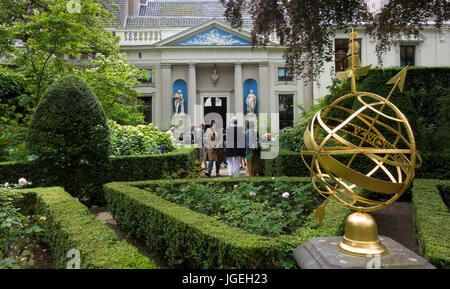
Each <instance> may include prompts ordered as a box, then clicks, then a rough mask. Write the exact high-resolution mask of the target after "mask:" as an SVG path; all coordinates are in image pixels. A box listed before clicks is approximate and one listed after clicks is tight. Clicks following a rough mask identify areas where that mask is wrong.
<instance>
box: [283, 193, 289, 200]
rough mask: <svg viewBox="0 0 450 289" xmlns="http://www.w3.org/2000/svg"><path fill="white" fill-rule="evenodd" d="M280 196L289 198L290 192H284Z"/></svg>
mask: <svg viewBox="0 0 450 289" xmlns="http://www.w3.org/2000/svg"><path fill="white" fill-rule="evenodd" d="M281 196H282V197H283V198H285V199H287V198H289V196H290V194H289V193H288V192H284V193H283V194H282V195H281Z"/></svg>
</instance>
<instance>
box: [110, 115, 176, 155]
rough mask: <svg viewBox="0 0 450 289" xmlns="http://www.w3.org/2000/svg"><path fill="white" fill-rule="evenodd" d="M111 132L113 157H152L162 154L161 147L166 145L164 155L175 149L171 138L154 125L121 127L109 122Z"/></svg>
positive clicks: (111, 121)
mask: <svg viewBox="0 0 450 289" xmlns="http://www.w3.org/2000/svg"><path fill="white" fill-rule="evenodd" d="M108 125H109V128H110V130H111V146H112V155H115V156H123V155H151V154H160V153H161V145H165V149H164V153H167V152H171V151H173V150H174V149H175V146H174V144H173V142H172V139H171V138H170V136H169V135H168V134H166V133H164V132H162V131H160V130H159V129H158V127H157V126H155V125H153V124H151V123H150V124H148V125H137V126H131V125H119V124H118V123H116V122H115V121H113V120H108Z"/></svg>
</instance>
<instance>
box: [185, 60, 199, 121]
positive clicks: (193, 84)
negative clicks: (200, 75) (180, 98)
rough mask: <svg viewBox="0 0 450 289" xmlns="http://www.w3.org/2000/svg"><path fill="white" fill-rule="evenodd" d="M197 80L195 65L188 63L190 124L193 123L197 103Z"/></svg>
mask: <svg viewBox="0 0 450 289" xmlns="http://www.w3.org/2000/svg"><path fill="white" fill-rule="evenodd" d="M196 100H197V79H196V73H195V63H188V111H187V113H188V114H189V117H190V119H191V124H193V123H194V120H195V118H194V113H195V105H196V103H197V101H196Z"/></svg>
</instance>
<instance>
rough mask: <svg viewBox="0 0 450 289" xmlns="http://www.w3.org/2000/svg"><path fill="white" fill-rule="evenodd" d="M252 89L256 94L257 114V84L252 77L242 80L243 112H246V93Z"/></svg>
mask: <svg viewBox="0 0 450 289" xmlns="http://www.w3.org/2000/svg"><path fill="white" fill-rule="evenodd" d="M250 90H253V94H254V95H256V108H255V114H258V101H259V99H258V84H257V83H256V80H254V79H253V78H249V79H247V80H246V81H244V114H247V95H248V94H249V93H250Z"/></svg>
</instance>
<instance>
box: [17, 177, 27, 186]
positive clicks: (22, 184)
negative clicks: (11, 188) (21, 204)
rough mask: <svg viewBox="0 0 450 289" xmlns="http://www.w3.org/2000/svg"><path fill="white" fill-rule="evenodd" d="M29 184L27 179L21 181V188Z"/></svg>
mask: <svg viewBox="0 0 450 289" xmlns="http://www.w3.org/2000/svg"><path fill="white" fill-rule="evenodd" d="M26 184H27V180H26V179H25V178H20V179H19V186H21V187H23V186H25V185H26Z"/></svg>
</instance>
